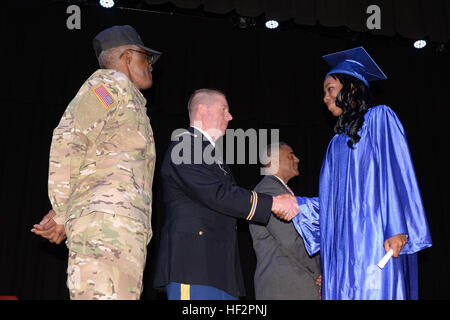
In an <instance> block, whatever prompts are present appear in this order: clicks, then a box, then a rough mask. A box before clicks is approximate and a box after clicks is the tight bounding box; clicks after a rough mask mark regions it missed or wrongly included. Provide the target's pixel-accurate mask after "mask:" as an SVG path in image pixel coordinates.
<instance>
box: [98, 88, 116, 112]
mask: <svg viewBox="0 0 450 320" xmlns="http://www.w3.org/2000/svg"><path fill="white" fill-rule="evenodd" d="M92 91H94V93H95V95H96V96H97V98H98V99H99V100H100V102H101V103H102V104H103V106H104V107H105V108H106V109H109V108H110V107H111V106H112V105H113V104H114V103H116V102H115V101H114V99H113V97H112V95H111V94H110V93H109V92H108V90H106V88H105V87H104V86H103V85H102V84H101V85H99V86H97V87H95V88H94V89H92Z"/></svg>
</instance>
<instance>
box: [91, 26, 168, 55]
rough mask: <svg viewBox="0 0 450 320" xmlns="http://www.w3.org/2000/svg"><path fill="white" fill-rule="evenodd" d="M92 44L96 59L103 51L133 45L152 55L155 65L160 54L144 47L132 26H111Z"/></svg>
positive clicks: (98, 35)
mask: <svg viewBox="0 0 450 320" xmlns="http://www.w3.org/2000/svg"><path fill="white" fill-rule="evenodd" d="M92 44H93V46H94V51H95V55H96V56H97V59H98V57H99V56H100V53H102V51H104V50H108V49H111V48H115V47H119V46H124V45H130V44H134V45H136V46H138V47H140V48H142V49H144V50H145V51H147V52H150V53H151V54H153V56H154V59H153V63H155V62H156V60H158V59H159V57H160V56H161V54H162V53H161V52H159V51H156V50H153V49H150V48H148V47H145V46H144V43H143V42H142V40H141V37H140V36H139V34H138V33H137V32H136V30H134V28H133V27H132V26H129V25H124V26H113V27H110V28H108V29H105V30H103V31H101V32H99V33H98V34H97V35H96V36H95V38H94V39H93V40H92Z"/></svg>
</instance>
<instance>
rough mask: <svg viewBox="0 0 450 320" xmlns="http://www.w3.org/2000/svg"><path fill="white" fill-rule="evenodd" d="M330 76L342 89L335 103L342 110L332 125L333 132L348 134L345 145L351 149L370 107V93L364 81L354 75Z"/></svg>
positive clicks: (340, 74)
mask: <svg viewBox="0 0 450 320" xmlns="http://www.w3.org/2000/svg"><path fill="white" fill-rule="evenodd" d="M330 76H331V77H333V78H334V79H337V80H339V81H340V82H341V84H342V89H341V90H340V91H339V93H338V95H337V97H336V105H337V106H338V107H339V108H341V109H342V111H343V112H342V114H341V115H340V116H339V118H338V121H337V122H336V125H335V126H334V132H335V133H338V134H340V133H345V134H346V135H348V136H349V137H350V139H349V140H348V141H347V145H348V146H349V148H351V149H353V145H354V144H355V143H357V142H358V141H359V140H360V139H361V137H360V136H359V135H358V131H359V130H360V129H361V127H362V125H363V123H364V115H365V114H366V112H367V111H368V110H369V109H370V108H371V107H372V104H371V100H372V95H371V93H370V90H369V88H368V87H367V86H366V85H365V84H364V82H362V81H361V80H359V79H357V78H355V77H352V76H349V75H346V74H343V73H335V74H331V75H330Z"/></svg>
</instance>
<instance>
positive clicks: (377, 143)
mask: <svg viewBox="0 0 450 320" xmlns="http://www.w3.org/2000/svg"><path fill="white" fill-rule="evenodd" d="M374 111H375V115H374V117H372V118H371V119H370V121H368V126H369V128H368V132H369V135H371V137H370V138H371V141H372V143H373V148H374V150H375V152H376V155H377V159H378V160H377V165H378V167H379V173H380V177H379V180H378V181H379V183H380V186H379V188H380V191H381V192H380V197H381V199H380V200H381V201H380V203H381V206H382V208H381V212H382V215H381V216H382V220H383V229H384V230H383V231H384V233H383V235H384V241H386V240H387V239H389V238H390V237H392V236H394V235H396V234H401V233H403V234H406V235H407V237H408V243H407V244H406V245H405V247H404V248H403V249H402V251H401V252H400V253H401V254H411V253H414V252H417V251H419V250H422V249H424V248H427V247H430V246H431V245H432V242H431V235H430V231H429V228H428V223H427V219H426V216H425V211H424V208H423V204H422V198H421V195H420V191H419V187H418V184H417V179H416V175H415V171H414V167H413V163H412V160H411V155H410V152H409V148H408V143H407V139H406V136H405V132H404V129H403V126H402V124H401V122H400V120H399V119H398V117H397V115H396V114H395V113H394V111H393V110H392V109H390V108H389V107H387V106H378V107H376V110H374Z"/></svg>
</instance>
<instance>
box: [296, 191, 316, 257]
mask: <svg viewBox="0 0 450 320" xmlns="http://www.w3.org/2000/svg"><path fill="white" fill-rule="evenodd" d="M297 202H298V205H299V208H300V213H299V214H298V215H297V216H296V217H294V218H293V219H292V223H293V224H294V227H295V229H296V230H297V232H298V233H299V234H300V236H301V237H302V238H303V242H304V244H305V248H306V251H308V254H309V255H310V256H312V255H313V254H315V253H317V252H318V251H319V250H320V225H319V198H307V197H297Z"/></svg>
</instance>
